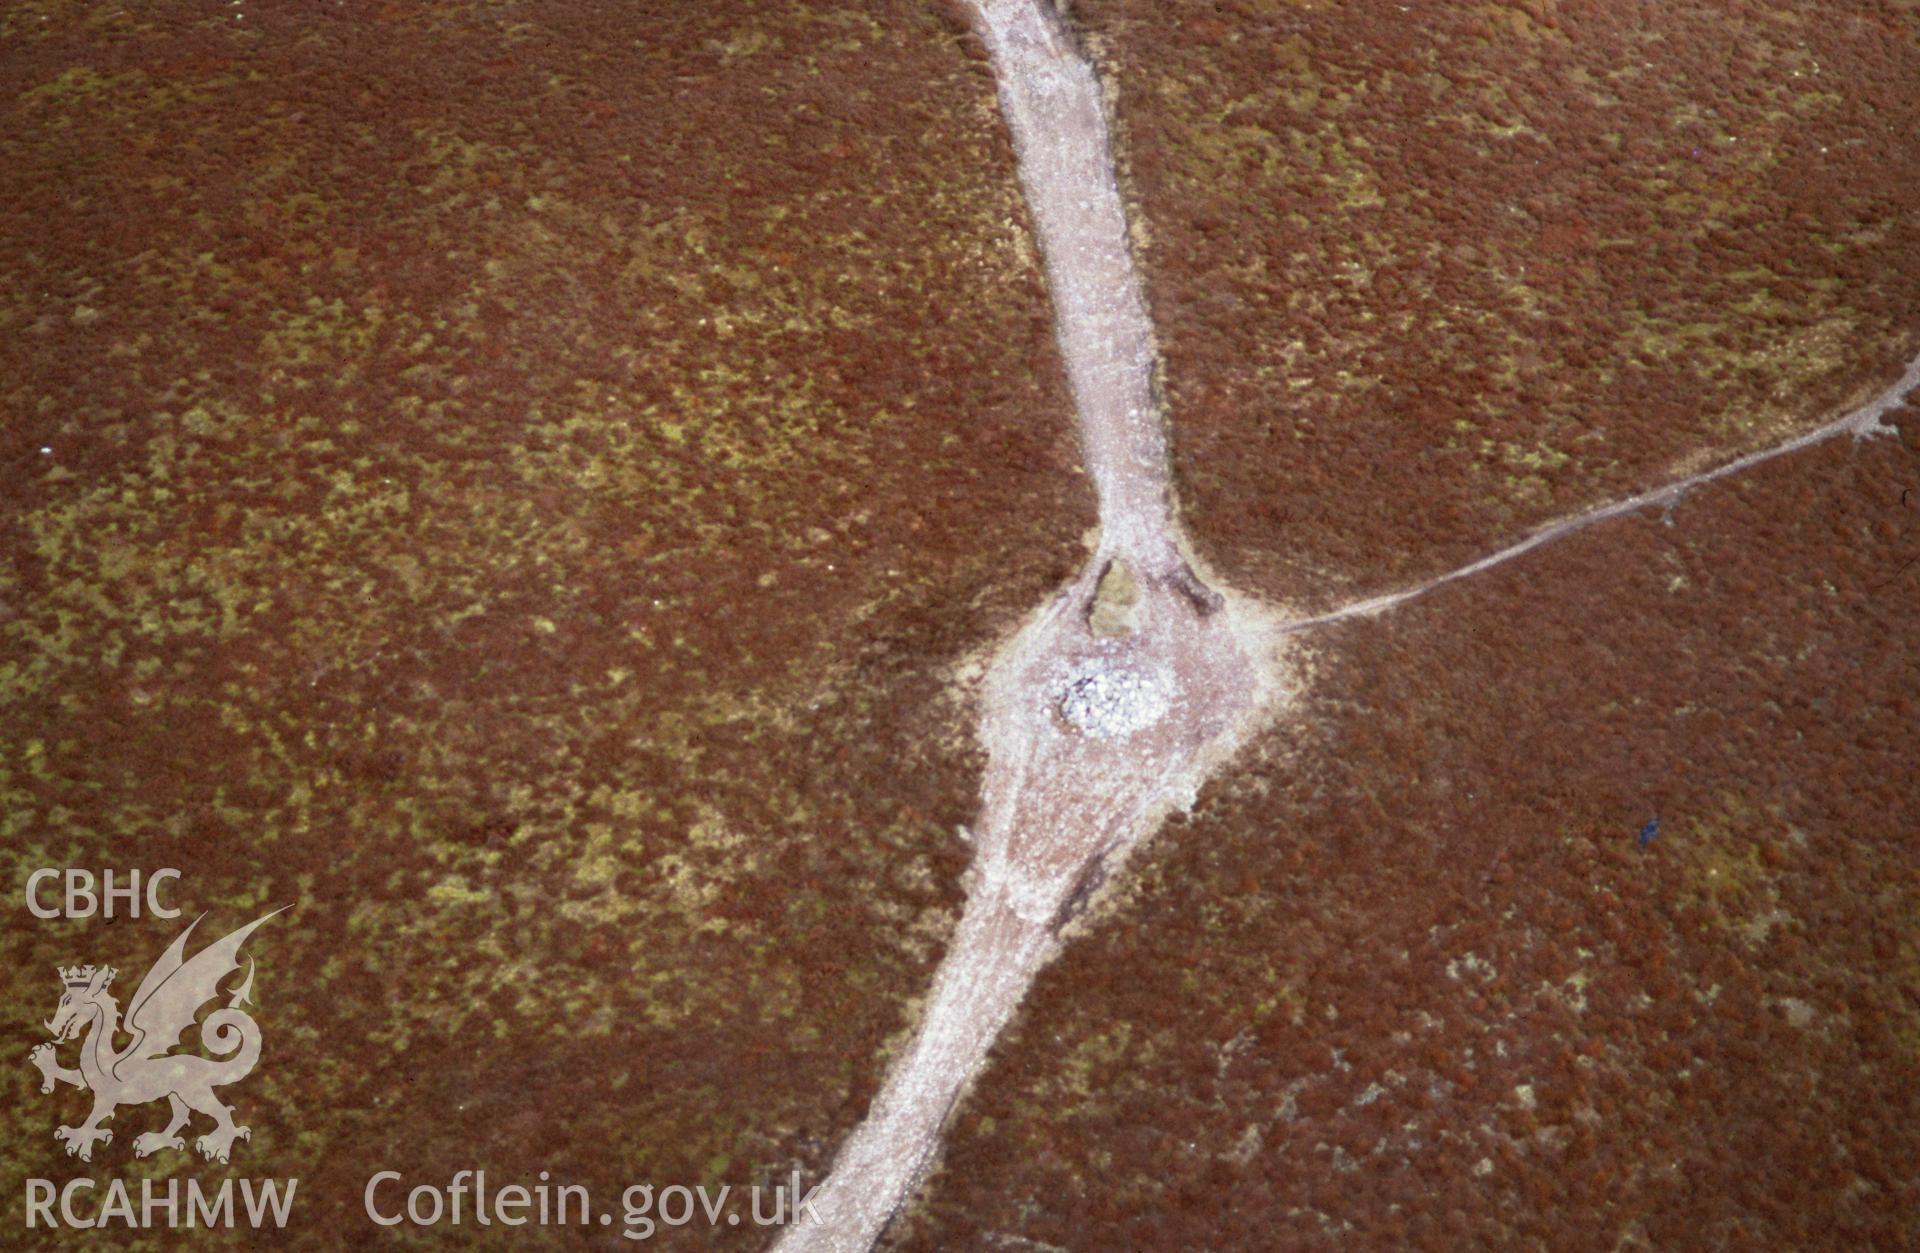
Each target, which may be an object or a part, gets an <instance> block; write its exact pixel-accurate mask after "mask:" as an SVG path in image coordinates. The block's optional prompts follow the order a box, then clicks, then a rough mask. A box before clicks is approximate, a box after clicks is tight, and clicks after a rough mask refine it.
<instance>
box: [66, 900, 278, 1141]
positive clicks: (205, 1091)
mask: <svg viewBox="0 0 1920 1253" xmlns="http://www.w3.org/2000/svg"><path fill="white" fill-rule="evenodd" d="M279 912H280V910H277V909H276V910H274V911H273V914H277V913H279ZM273 914H266V915H264V916H262V917H260V918H256V919H254V920H253V921H252V922H250V923H248V924H247V925H246V926H244V927H242V928H240V929H239V930H238V931H235V932H234V933H233V934H231V935H229V936H227V937H226V938H225V939H222V940H217V941H215V942H214V943H212V944H209V945H207V947H205V948H203V949H201V950H200V951H199V952H198V953H196V954H194V955H193V957H192V958H191V959H189V958H188V957H187V955H186V952H187V937H188V936H190V935H192V934H193V929H194V928H195V927H196V926H199V925H200V919H199V918H196V919H194V920H193V921H192V922H191V923H188V924H187V929H186V930H185V931H182V932H181V933H180V934H179V935H178V936H177V937H175V939H174V941H173V943H172V944H171V945H170V946H169V947H168V948H167V951H166V952H164V953H162V954H161V955H160V959H159V960H158V961H156V962H154V963H153V969H151V970H149V971H147V977H146V978H144V979H142V980H141V981H140V987H139V990H138V991H136V992H135V993H134V994H133V1001H132V1004H131V1006H130V1007H129V1008H128V1010H127V1021H126V1026H125V1029H124V1032H123V1031H122V1028H121V1024H120V1006H119V1004H118V1002H116V1001H115V1000H114V998H113V996H112V995H111V994H110V993H109V992H108V990H107V989H108V988H109V987H110V986H111V985H112V983H113V976H114V974H115V971H114V969H113V967H111V966H102V967H99V968H97V969H96V968H95V967H93V966H72V967H68V966H61V967H57V969H58V970H59V972H60V982H61V983H63V984H65V985H66V991H65V993H64V994H63V995H62V996H61V997H60V1007H59V1008H58V1009H57V1010H55V1011H54V1015H53V1020H52V1021H51V1022H48V1023H45V1024H44V1025H45V1027H46V1028H47V1030H48V1031H50V1032H52V1033H53V1039H54V1044H64V1043H66V1042H67V1041H69V1040H73V1039H76V1038H78V1037H79V1036H80V1035H81V1034H82V1033H85V1035H86V1039H84V1040H82V1041H81V1044H80V1067H79V1069H78V1070H70V1069H68V1068H67V1067H65V1066H62V1065H60V1064H59V1061H58V1060H57V1058H56V1057H55V1055H54V1044H41V1045H37V1046H35V1047H34V1049H33V1051H32V1052H31V1053H30V1054H29V1055H28V1058H29V1060H31V1061H32V1062H33V1064H34V1065H35V1066H36V1067H38V1068H39V1070H40V1076H41V1084H40V1090H41V1091H42V1092H51V1091H53V1089H54V1085H55V1084H57V1083H70V1084H72V1085H73V1086H74V1087H76V1088H85V1089H86V1090H88V1091H90V1092H92V1093H93V1112H92V1113H91V1114H89V1115H88V1116H87V1120H86V1122H84V1123H82V1124H81V1125H80V1126H78V1127H61V1128H60V1129H59V1130H57V1131H55V1132H54V1133H53V1134H54V1137H55V1138H56V1139H58V1140H60V1141H61V1142H62V1143H63V1144H65V1145H66V1146H67V1152H68V1154H70V1155H77V1156H78V1157H79V1158H80V1160H81V1161H83V1162H86V1161H92V1160H93V1146H94V1144H95V1143H96V1142H97V1143H100V1144H108V1143H111V1142H112V1140H113V1132H111V1131H109V1130H107V1129H106V1128H105V1127H103V1126H102V1125H101V1124H102V1123H104V1122H106V1121H107V1120H108V1119H109V1118H111V1117H113V1112H114V1110H116V1109H118V1108H119V1107H120V1106H122V1105H144V1104H146V1103H147V1102H148V1101H157V1100H159V1099H160V1098H161V1097H163V1096H164V1097H166V1098H167V1102H168V1105H169V1106H170V1108H171V1109H172V1111H173V1112H172V1114H171V1116H170V1117H169V1118H168V1120H167V1125H166V1128H165V1129H164V1130H161V1131H148V1132H145V1133H143V1134H142V1135H140V1136H137V1137H135V1139H134V1141H133V1151H134V1152H135V1153H136V1154H138V1155H139V1156H141V1157H145V1156H147V1155H148V1154H150V1153H156V1152H158V1151H159V1150H161V1149H181V1150H184V1149H185V1148H186V1147H187V1144H186V1141H185V1140H184V1139H182V1138H181V1136H180V1134H179V1133H180V1129H181V1128H182V1127H185V1126H186V1125H187V1120H188V1118H189V1117H190V1116H191V1114H192V1113H194V1112H198V1113H201V1114H205V1115H206V1116H207V1117H209V1118H211V1119H213V1123H214V1126H213V1130H211V1131H209V1132H208V1133H207V1134H205V1135H203V1136H201V1137H199V1138H198V1139H196V1140H195V1141H194V1142H193V1143H194V1147H195V1148H196V1149H198V1150H200V1152H202V1153H204V1154H205V1155H206V1156H207V1157H209V1158H211V1159H213V1160H214V1161H220V1162H224V1161H226V1160H227V1157H228V1154H230V1153H231V1152H232V1151H233V1142H234V1141H235V1140H236V1139H238V1140H245V1139H249V1138H251V1136H250V1133H249V1131H248V1130H247V1128H245V1127H242V1126H238V1125H236V1124H235V1123H234V1121H233V1110H232V1109H231V1108H230V1107H229V1106H227V1105H225V1104H222V1103H221V1101H220V1098H219V1097H217V1096H215V1095H214V1093H213V1090H214V1089H215V1088H219V1087H225V1086H226V1085H228V1084H230V1083H238V1082H239V1081H240V1080H242V1079H244V1078H246V1077H247V1075H249V1074H250V1073H252V1071H253V1067H254V1063H256V1062H258V1061H259V1060H260V1026H259V1024H258V1023H256V1022H254V1020H253V1018H252V1016H251V1015H250V1014H248V1013H247V1012H246V1011H245V1010H243V1009H241V1008H240V1006H242V1005H246V1004H250V1003H251V996H252V993H253V959H252V958H248V959H247V976H246V978H245V980H243V981H242V982H241V983H240V985H239V986H238V987H236V988H234V989H233V991H232V992H231V993H229V994H228V996H227V1003H226V1005H225V1007H223V1008H220V1009H216V1010H214V1012H213V1013H211V1014H208V1015H207V1017H206V1019H205V1020H204V1021H203V1022H201V1024H200V1040H201V1043H202V1044H203V1045H204V1046H205V1047H206V1048H207V1049H208V1051H210V1052H212V1053H213V1054H214V1058H212V1059H209V1058H205V1057H196V1056H194V1055H192V1054H186V1053H174V1052H172V1051H171V1050H172V1049H173V1048H174V1047H175V1046H176V1045H178V1044H179V1043H180V1038H181V1036H182V1035H184V1034H185V1033H186V1031H187V1029H188V1028H189V1027H191V1026H193V1025H194V1019H195V1018H196V1017H197V1016H198V1014H199V1012H200V1010H201V1008H202V1007H203V1006H205V1005H206V1004H207V1002H208V1001H211V1000H214V999H215V998H217V997H218V996H219V995H220V992H219V984H220V982H221V980H223V979H225V978H226V977H227V976H228V975H230V974H232V973H233V972H234V971H236V970H238V969H240V962H239V953H240V946H241V945H242V944H244V943H246V941H247V937H248V936H250V935H252V934H253V930H254V928H255V927H258V926H259V925H260V924H261V923H263V922H265V921H266V920H267V919H268V918H271V917H273ZM202 917H205V915H204V914H203V915H202ZM120 1034H126V1035H130V1036H132V1037H133V1042H132V1043H130V1044H128V1045H127V1047H126V1048H124V1049H119V1048H117V1047H116V1045H115V1042H114V1041H115V1038H116V1036H118V1035H120Z"/></svg>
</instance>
